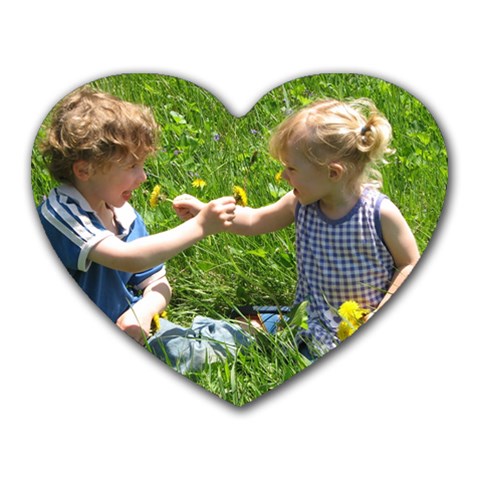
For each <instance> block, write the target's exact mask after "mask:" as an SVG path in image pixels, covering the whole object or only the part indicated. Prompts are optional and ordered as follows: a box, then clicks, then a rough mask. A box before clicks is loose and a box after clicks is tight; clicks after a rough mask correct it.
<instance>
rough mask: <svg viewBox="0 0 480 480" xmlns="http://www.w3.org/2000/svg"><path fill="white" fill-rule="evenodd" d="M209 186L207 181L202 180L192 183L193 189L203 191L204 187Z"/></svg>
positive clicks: (197, 179) (198, 179)
mask: <svg viewBox="0 0 480 480" xmlns="http://www.w3.org/2000/svg"><path fill="white" fill-rule="evenodd" d="M206 184H207V182H206V181H205V180H202V179H201V178H196V179H195V180H194V181H193V182H192V187H194V188H199V189H200V190H202V189H203V187H204V186H205V185H206Z"/></svg>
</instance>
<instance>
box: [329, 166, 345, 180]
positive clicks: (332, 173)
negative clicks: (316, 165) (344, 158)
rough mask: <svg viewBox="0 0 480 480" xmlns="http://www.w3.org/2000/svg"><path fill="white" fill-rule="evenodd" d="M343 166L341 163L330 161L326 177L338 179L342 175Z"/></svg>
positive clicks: (343, 171)
mask: <svg viewBox="0 0 480 480" xmlns="http://www.w3.org/2000/svg"><path fill="white" fill-rule="evenodd" d="M344 173H345V167H344V166H343V165H342V164H341V163H335V162H332V163H330V164H329V165H328V178H329V179H330V180H333V181H334V182H335V181H338V180H340V179H341V178H342V177H343V174H344Z"/></svg>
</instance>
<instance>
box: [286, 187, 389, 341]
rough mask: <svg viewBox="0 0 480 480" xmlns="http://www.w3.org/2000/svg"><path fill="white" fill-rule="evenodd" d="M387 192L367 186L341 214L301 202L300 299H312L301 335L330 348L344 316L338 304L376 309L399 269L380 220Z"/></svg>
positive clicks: (298, 239)
mask: <svg viewBox="0 0 480 480" xmlns="http://www.w3.org/2000/svg"><path fill="white" fill-rule="evenodd" d="M385 198H386V197H385V195H383V194H381V193H379V192H378V191H376V190H374V189H368V188H367V189H365V190H364V192H363V194H362V196H361V198H360V199H359V200H358V202H357V204H356V205H355V206H354V208H353V209H352V210H351V211H350V212H349V213H348V214H347V215H345V216H344V217H343V218H340V219H338V220H331V219H329V218H327V217H326V216H325V215H324V214H323V213H322V211H321V210H320V206H319V204H318V202H316V203H312V204H310V205H301V204H298V205H297V208H296V212H295V225H296V249H297V274H298V282H297V291H296V298H295V303H296V304H299V303H301V302H303V301H305V300H308V301H309V304H308V324H309V328H308V330H307V331H306V332H304V333H305V334H304V335H302V336H305V337H307V338H313V339H314V340H317V341H319V342H320V343H321V344H324V345H325V346H327V347H328V348H331V347H333V346H335V344H336V340H335V333H336V331H337V328H338V323H339V322H340V318H339V317H338V315H337V314H336V310H338V308H339V307H340V305H341V304H342V303H343V302H345V301H346V300H355V301H356V302H357V303H358V304H359V305H360V306H361V307H363V308H368V309H369V310H372V309H374V308H375V307H376V306H377V305H378V304H379V303H380V301H381V300H382V298H383V297H384V295H385V292H386V290H387V289H388V287H389V284H390V282H391V279H392V276H393V273H394V263H393V258H392V256H391V254H390V252H389V251H388V249H387V247H386V246H385V244H384V242H383V238H382V230H381V225H380V204H381V202H382V200H383V199H385Z"/></svg>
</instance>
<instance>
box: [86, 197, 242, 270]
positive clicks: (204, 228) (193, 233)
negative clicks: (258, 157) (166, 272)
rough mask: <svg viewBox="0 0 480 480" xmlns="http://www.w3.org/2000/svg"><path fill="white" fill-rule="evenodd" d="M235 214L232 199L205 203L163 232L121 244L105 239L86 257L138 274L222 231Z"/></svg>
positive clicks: (109, 238)
mask: <svg viewBox="0 0 480 480" xmlns="http://www.w3.org/2000/svg"><path fill="white" fill-rule="evenodd" d="M234 215H235V200H234V199H233V197H223V198H219V199H217V200H213V201H211V202H209V203H208V204H207V205H206V206H205V208H203V209H202V211H201V212H200V213H199V214H198V215H197V216H195V217H194V218H192V219H190V220H188V221H187V222H185V223H182V224H181V225H179V226H178V227H175V228H173V229H171V230H167V231H165V232H161V233H157V234H154V235H149V236H146V237H141V238H137V239H136V240H133V241H131V242H124V241H122V240H120V239H119V238H117V237H116V236H113V235H112V236H109V237H106V238H105V239H103V240H101V241H100V242H98V243H97V244H96V245H95V246H94V247H92V249H91V250H90V252H89V254H88V258H89V260H91V261H93V262H96V263H98V264H100V265H104V266H106V267H109V268H112V269H114V270H121V271H126V272H132V273H135V272H142V271H144V270H148V269H149V268H152V267H154V266H156V265H159V264H161V263H164V262H165V261H166V260H169V259H170V258H172V257H174V256H175V255H177V254H178V253H180V252H182V251H183V250H185V249H186V248H188V247H190V246H192V245H193V244H195V243H196V242H197V241H199V240H202V239H203V238H205V237H207V236H208V235H212V234H214V233H218V232H221V231H225V230H226V229H227V228H228V227H229V226H230V225H231V224H232V221H233V218H234Z"/></svg>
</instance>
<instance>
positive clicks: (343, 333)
mask: <svg viewBox="0 0 480 480" xmlns="http://www.w3.org/2000/svg"><path fill="white" fill-rule="evenodd" d="M357 329H358V326H354V325H352V324H351V323H350V322H349V321H348V320H342V321H341V322H340V323H339V325H338V330H337V337H338V339H339V340H340V341H341V342H343V341H344V340H345V339H346V338H348V337H350V335H352V334H354V333H355V332H356V331H357Z"/></svg>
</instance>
